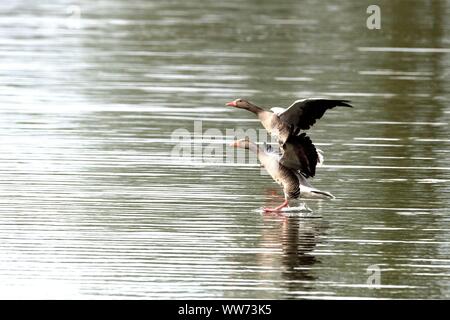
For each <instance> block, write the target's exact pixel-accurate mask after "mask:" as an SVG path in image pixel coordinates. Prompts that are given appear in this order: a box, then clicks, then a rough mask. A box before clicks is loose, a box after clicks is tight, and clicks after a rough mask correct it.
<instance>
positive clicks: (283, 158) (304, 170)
mask: <svg viewBox="0 0 450 320" xmlns="http://www.w3.org/2000/svg"><path fill="white" fill-rule="evenodd" d="M230 145H231V146H232V147H235V148H244V149H249V150H250V151H252V152H254V153H256V155H257V157H258V160H259V162H260V163H261V165H262V166H263V167H264V168H265V169H266V170H267V172H268V173H269V175H270V176H271V177H272V179H273V180H275V182H277V183H278V184H279V185H280V186H281V187H282V188H283V192H284V199H285V200H284V202H283V203H282V204H281V205H279V206H277V207H275V208H263V210H264V211H265V212H276V211H280V210H281V209H283V208H284V207H287V206H289V202H290V201H291V200H295V199H298V198H299V197H308V198H331V199H333V198H334V196H333V195H332V194H331V193H329V192H326V191H321V190H318V189H316V188H314V187H313V186H311V184H309V182H308V181H307V180H306V179H307V178H309V177H314V175H315V173H316V166H317V165H318V164H320V163H321V162H322V161H323V158H322V155H321V154H320V152H318V151H317V149H316V148H315V146H314V144H313V143H312V141H311V139H310V138H309V137H308V136H307V135H306V134H305V133H302V134H301V135H298V136H290V137H289V138H288V140H287V141H286V142H285V145H286V148H285V150H284V153H283V154H282V155H280V154H279V153H278V152H276V151H274V150H273V148H272V147H271V145H267V144H264V145H263V146H262V147H260V146H258V145H256V144H255V143H253V142H251V141H250V140H249V139H248V138H246V139H240V140H235V141H233V142H232V143H231V144H230Z"/></svg>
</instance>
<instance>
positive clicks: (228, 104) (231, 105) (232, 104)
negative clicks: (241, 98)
mask: <svg viewBox="0 0 450 320" xmlns="http://www.w3.org/2000/svg"><path fill="white" fill-rule="evenodd" d="M226 105H227V106H230V107H236V101H231V102H228V103H227V104H226Z"/></svg>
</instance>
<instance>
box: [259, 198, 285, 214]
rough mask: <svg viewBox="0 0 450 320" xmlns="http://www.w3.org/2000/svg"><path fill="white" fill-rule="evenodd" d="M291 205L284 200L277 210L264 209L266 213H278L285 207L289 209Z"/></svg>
mask: <svg viewBox="0 0 450 320" xmlns="http://www.w3.org/2000/svg"><path fill="white" fill-rule="evenodd" d="M288 204H289V202H288V201H287V200H284V202H283V203H282V204H280V205H279V206H278V207H276V208H263V210H264V211H265V212H276V211H280V210H281V209H283V208H284V207H287V206H288Z"/></svg>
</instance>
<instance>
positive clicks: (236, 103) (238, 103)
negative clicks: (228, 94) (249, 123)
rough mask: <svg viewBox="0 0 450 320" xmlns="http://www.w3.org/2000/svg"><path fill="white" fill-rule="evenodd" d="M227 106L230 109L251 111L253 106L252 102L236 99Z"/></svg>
mask: <svg viewBox="0 0 450 320" xmlns="http://www.w3.org/2000/svg"><path fill="white" fill-rule="evenodd" d="M226 105H227V106H229V107H235V108H239V109H249V108H251V107H252V106H253V105H252V104H251V103H250V102H248V101H247V100H244V99H236V100H233V101H230V102H228V103H227V104H226Z"/></svg>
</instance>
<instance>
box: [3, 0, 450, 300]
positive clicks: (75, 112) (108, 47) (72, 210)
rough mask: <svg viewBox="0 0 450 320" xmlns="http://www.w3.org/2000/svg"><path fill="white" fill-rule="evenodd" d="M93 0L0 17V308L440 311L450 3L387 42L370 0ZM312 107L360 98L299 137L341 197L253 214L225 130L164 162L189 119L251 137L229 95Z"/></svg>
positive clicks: (268, 200) (415, 13) (263, 185)
mask: <svg viewBox="0 0 450 320" xmlns="http://www.w3.org/2000/svg"><path fill="white" fill-rule="evenodd" d="M92 2H93V3H92ZM92 2H88V1H80V2H72V1H43V2H36V1H25V0H23V1H19V0H14V1H8V3H2V4H1V5H0V14H1V17H2V18H1V19H0V48H1V49H0V55H1V60H0V61H1V62H0V64H1V68H0V96H1V99H0V104H1V109H0V110H1V111H0V113H1V114H0V137H1V143H0V238H1V241H0V246H1V249H0V296H1V297H2V298H17V297H21V298H24V297H25V298H80V297H81V298H344V297H346V298H348V297H365V298H450V271H449V269H450V248H449V245H450V240H449V238H450V237H449V236H450V219H449V214H450V212H449V207H450V163H449V159H450V139H449V133H450V130H449V128H448V125H449V122H450V96H449V93H450V89H449V88H450V59H449V58H450V56H449V54H450V49H449V48H450V24H449V20H448V19H447V17H448V16H449V14H450V2H449V1H433V2H430V3H414V5H410V2H408V1H395V3H392V2H388V1H384V2H383V1H382V2H381V4H380V6H381V9H382V29H381V30H379V31H369V30H367V29H366V26H365V20H366V17H367V14H366V8H367V6H368V5H369V3H367V4H366V3H364V1H363V2H360V1H358V2H356V1H353V2H351V1H344V2H343V3H339V4H338V3H332V4H329V3H325V2H324V3H321V4H317V3H316V2H313V1H294V0H292V1H284V2H283V3H279V2H277V1H268V0H265V1H247V2H245V3H243V2H241V1H226V2H222V1H207V2H205V1H199V0H196V1H180V0H174V1H131V2H130V1H126V2H125V1H119V0H104V1H95V2H94V1H92ZM78 9H79V10H78ZM78 14H79V15H80V18H77V17H78ZM311 96H324V97H337V98H343V99H344V98H345V99H350V100H352V102H353V105H354V106H355V108H354V109H353V110H347V109H346V110H332V111H330V112H328V113H327V114H326V116H325V117H324V118H323V119H322V120H320V121H319V122H318V125H316V126H315V127H314V129H312V130H311V131H310V135H311V137H312V139H313V141H314V142H315V143H316V144H317V145H318V146H319V147H320V148H321V149H323V151H324V153H325V166H324V167H322V168H320V169H318V174H317V177H316V178H315V179H314V182H313V183H314V185H315V186H317V187H319V188H321V189H324V190H328V191H330V192H332V193H333V194H335V195H336V196H337V199H336V200H334V201H305V204H306V206H307V207H308V208H309V209H310V210H303V211H302V212H301V213H300V214H293V215H287V214H286V215H285V216H279V215H278V216H277V215H265V214H262V213H261V210H260V209H261V207H263V206H273V205H277V204H279V203H280V202H281V201H282V194H281V192H280V190H279V188H278V186H277V185H275V184H274V183H273V182H272V181H271V179H270V178H269V177H268V176H267V175H262V174H261V170H260V169H259V168H258V167H257V166H256V165H249V164H243V163H234V164H227V165H221V164H219V163H217V162H214V161H215V160H217V159H221V158H222V153H223V154H226V152H227V148H226V144H225V142H226V141H228V140H229V138H231V137H225V138H224V137H217V136H216V138H220V139H216V140H215V141H216V142H215V143H216V144H218V145H223V149H222V153H219V154H216V155H215V156H213V157H206V156H205V157H204V158H203V160H202V158H201V156H200V157H199V155H196V157H194V159H193V161H187V160H186V159H175V161H174V159H173V158H172V157H171V150H172V148H173V147H174V144H173V142H172V141H171V134H172V132H173V131H174V130H176V129H178V128H185V129H187V130H189V131H191V132H192V131H193V129H194V121H196V120H202V130H203V131H206V130H208V129H213V128H215V129H219V130H221V131H222V132H225V129H227V128H241V129H247V128H254V129H258V128H260V125H259V123H258V122H257V121H256V120H255V119H254V118H253V117H252V115H251V114H249V113H246V112H244V111H241V110H235V109H232V108H229V107H225V106H224V103H225V102H227V101H229V100H232V99H234V98H237V97H247V98H249V99H250V100H252V101H254V102H255V103H257V104H260V105H263V106H286V105H288V104H289V103H290V102H292V101H293V100H295V99H298V98H302V97H311ZM214 135H215V134H213V137H212V140H214ZM374 265H375V266H374ZM376 266H378V267H379V268H380V270H381V278H380V288H379V289H374V288H373V287H371V286H370V285H368V282H367V279H368V277H369V275H370V273H367V269H368V268H376Z"/></svg>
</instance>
